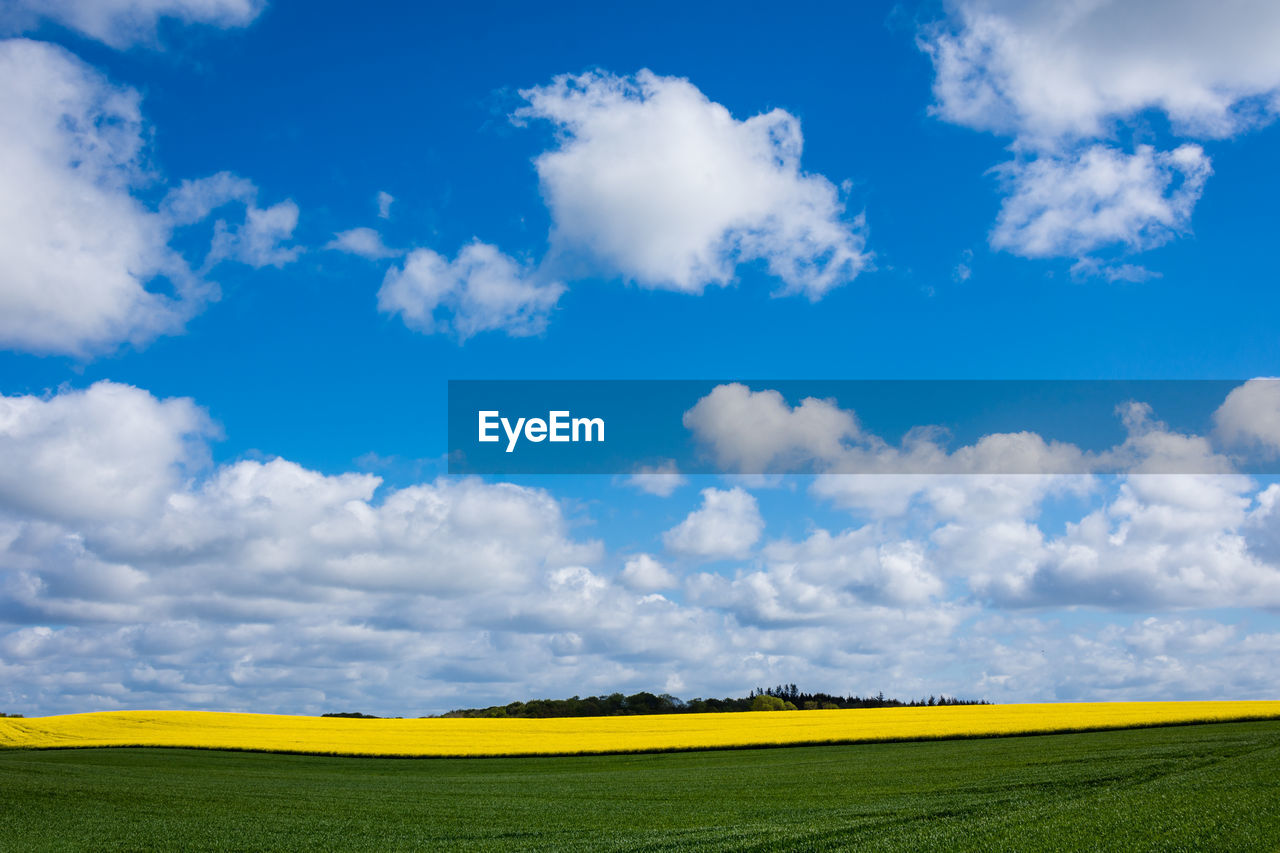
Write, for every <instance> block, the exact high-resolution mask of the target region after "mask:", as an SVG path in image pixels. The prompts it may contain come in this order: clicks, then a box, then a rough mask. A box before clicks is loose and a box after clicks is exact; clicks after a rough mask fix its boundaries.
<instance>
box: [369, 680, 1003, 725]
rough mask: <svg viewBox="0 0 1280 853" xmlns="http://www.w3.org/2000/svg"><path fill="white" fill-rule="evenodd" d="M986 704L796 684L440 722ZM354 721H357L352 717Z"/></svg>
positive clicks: (556, 702)
mask: <svg viewBox="0 0 1280 853" xmlns="http://www.w3.org/2000/svg"><path fill="white" fill-rule="evenodd" d="M989 704H991V703H989V702H988V701H987V700H985V699H960V698H957V697H955V696H946V695H933V696H929V697H926V698H921V699H911V700H908V701H903V700H901V699H890V698H887V697H886V696H885V695H884V693H883V692H881V693H878V694H876V695H875V696H857V695H852V696H835V695H832V694H830V693H804V692H801V691H800V689H799V688H797V687H796V685H794V684H779V685H777V686H776V687H757V688H755V689H753V690H751V691H750V692H749V693H748V694H747V696H746V697H745V698H734V697H726V698H724V699H714V698H713V699H703V698H697V699H689V700H684V699H680V698H678V697H676V696H672V695H671V694H669V693H662V694H657V695H655V694H653V693H647V692H644V691H641V692H640V693H634V694H632V695H630V696H624V695H623V694H621V693H610V694H609V695H607V696H586V697H581V696H571V697H569V698H568V699H531V700H529V701H527V702H510V703H508V704H506V705H491V706H489V707H487V708H459V709H456V710H453V711H449V712H447V713H444V714H441V715H440V716H442V717H533V718H539V717H618V716H628V715H640V714H705V713H722V712H735V711H816V710H837V709H849V708H918V707H924V706H934V705H989ZM352 716H354V715H352Z"/></svg>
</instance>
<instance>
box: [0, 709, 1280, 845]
mask: <svg viewBox="0 0 1280 853" xmlns="http://www.w3.org/2000/svg"><path fill="white" fill-rule="evenodd" d="M0 814H3V815H4V820H3V837H2V838H0V848H3V849H5V850H23V851H37V850H53V849H58V850H66V849H71V850H146V849H182V850H249V849H279V850H316V849H343V850H347V849H363V850H406V849H433V850H435V849H446V850H447V849H465V850H530V849H537V850H566V851H597V850H612V851H624V850H671V851H674V850H692V849H698V850H704V849H706V850H734V851H739V850H783V849H797V850H813V851H823V850H845V849H858V850H904V849H914V850H946V851H954V850H989V849H1019V850H1055V851H1056V850H1108V849H1125V850H1215V851H1231V850H1250V851H1252V850H1275V849H1278V848H1280V722H1249V723H1218V724H1205V725H1195V726H1177V727H1168V728H1148V729H1132V730H1126V731H1111V732H1095V733H1085V734H1058V735H1042V736H1032V737H1014V738H990V739H971V740H953V741H931V742H915V743H882V744H863V745H853V746H820V747H803V748H778V749H758V750H732V751H710V752H680V753H668V754H645V755H607V756H602V755H594V756H566V757H554V758H494V759H484V760H474V759H430V760H423V759H394V758H391V759H389V758H383V759H375V758H339V757H326V756H301V755H279V754H262V753H251V752H219V751H209V750H183V749H135V748H121V749H74V750H16V749H13V750H0Z"/></svg>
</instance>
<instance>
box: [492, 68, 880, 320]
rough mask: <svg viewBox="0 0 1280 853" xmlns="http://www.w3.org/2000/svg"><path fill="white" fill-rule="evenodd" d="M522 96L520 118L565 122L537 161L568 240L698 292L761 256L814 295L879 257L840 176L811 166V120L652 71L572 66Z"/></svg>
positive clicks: (630, 273) (621, 268)
mask: <svg viewBox="0 0 1280 853" xmlns="http://www.w3.org/2000/svg"><path fill="white" fill-rule="evenodd" d="M521 94H522V95H523V96H524V97H525V98H526V99H527V100H528V105H527V106H526V107H524V108H523V109H521V110H519V111H518V112H517V113H516V117H517V119H518V120H527V119H545V120H547V121H549V122H551V123H552V124H554V125H555V126H556V128H557V130H558V131H559V133H560V137H559V145H558V147H556V148H555V149H553V150H551V151H547V152H545V153H543V154H541V155H540V156H539V157H538V158H537V160H536V165H537V169H538V176H539V178H540V179H541V182H542V188H543V193H544V195H545V197H546V200H547V204H548V206H549V207H550V209H551V215H552V219H553V222H554V225H553V232H552V239H553V243H554V246H555V247H556V248H557V249H559V250H561V251H573V252H586V253H587V254H589V255H591V256H592V257H594V258H595V260H596V261H598V262H599V263H600V264H601V265H602V266H603V267H604V268H605V269H606V270H607V271H610V272H613V273H616V274H619V275H622V276H623V277H625V278H627V279H630V280H633V281H635V282H637V283H639V284H641V285H643V286H646V287H658V288H668V289H673V290H680V291H684V292H689V293H698V292H701V291H702V289H703V288H704V287H706V286H707V285H723V284H726V283H728V282H729V281H730V280H731V279H732V278H733V276H734V271H735V268H736V267H737V266H738V264H740V263H745V262H749V261H755V260H760V261H764V262H765V264H766V265H767V266H768V268H769V271H770V272H771V273H772V274H773V275H775V276H777V277H778V278H779V279H781V280H782V282H783V287H782V290H783V291H784V292H795V293H803V294H805V295H807V296H808V297H809V298H811V299H817V298H818V297H820V296H822V295H823V294H824V293H826V292H827V291H828V290H830V289H831V288H833V287H836V286H837V285H840V284H843V283H845V282H847V281H850V280H851V279H853V277H854V276H856V275H857V274H858V273H859V272H860V271H861V270H863V269H865V268H866V267H867V266H868V265H869V263H870V258H869V256H868V254H867V253H866V251H865V249H864V243H865V240H864V236H863V233H862V226H861V222H860V220H858V219H849V218H847V217H846V216H845V211H844V204H843V202H842V201H841V200H840V197H839V193H838V192H837V189H836V187H835V186H834V185H833V184H832V183H831V182H830V181H828V180H827V179H826V178H824V177H822V176H821V175H814V174H808V173H805V172H803V171H801V169H800V153H801V148H802V144H803V138H802V136H801V133H800V122H799V120H798V119H796V118H795V116H792V115H791V114H789V113H787V112H785V111H784V110H781V109H775V110H772V111H770V112H768V113H762V114H760V115H756V116H753V117H751V118H748V119H745V120H738V119H735V118H734V117H733V116H732V115H731V114H730V113H729V111H728V110H727V109H725V107H724V106H722V105H720V104H717V103H715V102H714V101H711V100H710V99H708V98H707V96H706V95H704V94H703V93H702V92H700V91H699V90H698V89H697V88H696V87H695V86H694V85H693V84H691V83H690V82H689V81H687V80H683V79H679V78H674V77H661V76H659V75H656V74H654V73H652V72H650V71H641V72H640V73H638V74H637V75H635V76H634V77H618V76H615V75H612V74H606V73H602V72H597V73H589V74H582V75H578V76H568V75H565V76H561V77H557V78H556V79H555V80H554V81H553V82H552V83H550V84H549V85H546V86H540V87H536V88H533V89H529V90H526V91H524V92H522V93H521Z"/></svg>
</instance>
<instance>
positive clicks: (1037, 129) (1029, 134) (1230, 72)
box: [920, 0, 1280, 271]
mask: <svg viewBox="0 0 1280 853" xmlns="http://www.w3.org/2000/svg"><path fill="white" fill-rule="evenodd" d="M1278 35H1280V11H1277V8H1276V6H1275V4H1274V3H1268V2H1264V0H1235V2H1228V3H1224V4H1218V5H1212V6H1210V5H1206V4H1203V3H1196V2H1194V0H1179V2H1174V3H1165V2H1132V0H1102V2H1091V3H1076V4H1062V3H1054V2H1049V0H1043V2H1042V1H1041V0H1037V1H1036V2H1030V3H1023V2H1010V1H1009V0H956V2H951V3H949V4H948V15H947V18H946V19H945V20H944V21H940V22H937V23H934V24H932V25H930V26H929V27H927V28H926V29H925V30H924V32H923V33H922V35H921V40H920V43H921V46H922V47H923V48H924V49H925V51H926V52H927V53H928V54H929V55H930V57H931V58H932V60H933V64H934V70H935V75H936V76H935V80H934V87H933V88H934V96H935V105H934V112H935V113H936V114H937V115H938V116H939V117H941V118H943V119H945V120H947V121H951V122H954V123H957V124H962V125H966V126H968V127H972V128H975V129H978V130H986V131H991V132H994V133H998V134H1000V135H1003V136H1006V137H1010V138H1012V139H1013V146H1012V147H1013V149H1014V151H1015V154H1016V156H1015V159H1014V160H1013V161H1012V162H1011V163H1009V164H1006V165H1005V166H1003V167H1001V169H1000V171H1001V172H1002V173H1003V175H1004V176H1005V178H1006V183H1007V185H1008V192H1009V197H1008V198H1007V199H1006V201H1005V204H1004V207H1003V209H1002V211H1001V215H1000V220H999V221H998V223H997V226H996V228H995V230H994V231H993V232H992V245H993V246H994V247H995V248H1000V249H1007V250H1009V251H1013V252H1015V253H1018V254H1024V255H1030V256H1046V255H1065V256H1073V257H1077V258H1080V257H1085V256H1086V253H1091V252H1094V251H1097V250H1104V249H1107V248H1109V247H1120V248H1122V249H1129V250H1132V249H1141V248H1145V247H1147V246H1150V245H1152V244H1154V243H1156V242H1159V240H1160V239H1163V238H1165V237H1167V236H1169V235H1170V234H1172V233H1176V232H1177V231H1181V230H1185V229H1186V227H1187V222H1188V219H1189V217H1190V213H1191V209H1192V207H1193V206H1194V204H1195V202H1196V200H1197V198H1198V197H1199V193H1200V186H1201V185H1202V184H1203V181H1204V179H1205V177H1206V176H1207V175H1208V173H1209V161H1208V158H1207V157H1206V156H1205V155H1204V153H1203V152H1202V151H1201V150H1200V149H1199V147H1197V146H1191V145H1182V146H1179V147H1176V148H1173V149H1172V150H1169V151H1153V150H1151V149H1150V148H1147V147H1145V146H1137V147H1136V148H1134V149H1133V150H1126V149H1125V148H1123V147H1122V146H1120V145H1119V144H1118V143H1116V142H1114V141H1113V140H1114V139H1116V138H1117V137H1119V136H1120V134H1119V133H1118V132H1117V131H1118V130H1119V129H1120V128H1122V127H1123V126H1124V125H1125V123H1127V122H1130V121H1134V120H1136V119H1137V118H1138V117H1139V116H1141V115H1142V114H1143V113H1144V112H1146V111H1158V112H1161V113H1163V114H1164V115H1165V116H1167V117H1168V119H1169V121H1170V123H1171V126H1172V129H1173V131H1174V133H1175V134H1177V135H1180V136H1183V137H1189V138H1193V139H1213V138H1222V137H1228V136H1232V135H1234V134H1237V133H1241V132H1244V131H1246V130H1248V129H1250V128H1253V127H1256V126H1258V125H1259V124H1262V123H1265V122H1269V121H1271V120H1272V119H1274V117H1275V116H1276V114H1277V112H1280V97H1278V93H1280V59H1278V58H1277V54H1276V51H1275V49H1274V45H1275V42H1276V38H1277V36H1278ZM1157 237H1158V238H1159V239H1156V238H1157ZM1083 268H1085V269H1089V268H1092V269H1102V270H1104V271H1105V270H1106V269H1107V266H1106V265H1102V264H1098V263H1097V262H1096V261H1094V262H1093V263H1090V264H1086V265H1085V267H1083Z"/></svg>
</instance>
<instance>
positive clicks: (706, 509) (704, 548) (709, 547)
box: [662, 486, 764, 560]
mask: <svg viewBox="0 0 1280 853" xmlns="http://www.w3.org/2000/svg"><path fill="white" fill-rule="evenodd" d="M763 531H764V519H763V518H762V517H761V516H760V508H759V507H758V506H757V505H756V499H755V497H753V496H752V495H751V493H750V492H748V491H746V490H745V489H742V488H739V487H736V486H735V487H734V488H732V489H703V490H702V506H701V507H699V508H698V509H696V510H694V511H693V512H691V513H689V515H688V516H687V517H686V518H685V520H684V521H682V522H680V523H679V524H677V525H676V526H675V527H673V528H671V529H670V530H668V531H667V532H666V533H664V534H663V536H662V541H663V544H664V545H666V547H667V549H668V550H669V551H671V552H672V553H675V554H680V555H683V556H690V557H698V558H701V559H707V560H715V559H725V558H730V557H745V556H746V555H747V554H748V553H750V551H751V546H752V545H754V544H755V543H756V542H757V541H758V540H759V539H760V534H761V533H762V532H763Z"/></svg>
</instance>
